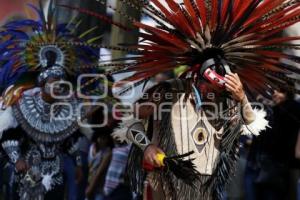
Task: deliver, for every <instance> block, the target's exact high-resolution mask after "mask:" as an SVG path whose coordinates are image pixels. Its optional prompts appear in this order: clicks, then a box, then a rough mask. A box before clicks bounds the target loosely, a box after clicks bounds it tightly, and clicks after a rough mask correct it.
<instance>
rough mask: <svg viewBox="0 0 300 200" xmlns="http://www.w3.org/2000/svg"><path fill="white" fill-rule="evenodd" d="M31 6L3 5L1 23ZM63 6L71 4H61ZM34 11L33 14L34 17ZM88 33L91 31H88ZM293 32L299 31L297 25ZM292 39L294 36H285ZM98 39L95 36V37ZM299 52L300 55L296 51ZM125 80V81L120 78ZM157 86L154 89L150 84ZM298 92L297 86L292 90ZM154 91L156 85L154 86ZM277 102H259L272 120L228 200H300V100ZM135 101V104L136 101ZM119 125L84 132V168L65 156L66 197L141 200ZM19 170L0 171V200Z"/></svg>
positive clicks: (252, 141) (1, 0)
mask: <svg viewBox="0 0 300 200" xmlns="http://www.w3.org/2000/svg"><path fill="white" fill-rule="evenodd" d="M27 2H34V0H31V1H30V0H26V1H25V0H11V1H8V0H0V22H1V23H5V22H6V21H9V20H11V19H12V18H22V17H24V16H25V15H30V12H29V11H28V10H27V9H25V7H26V6H25V4H26V3H27ZM60 2H61V4H64V3H66V4H67V3H70V1H68V0H61V1H60ZM107 4H109V5H113V6H119V5H118V1H108V2H107ZM72 5H73V6H75V5H77V6H80V7H85V8H89V9H92V10H96V11H97V12H99V13H105V12H106V13H107V14H108V15H110V16H111V17H113V18H115V19H116V20H117V21H120V20H121V21H122V20H126V19H122V18H121V17H120V16H118V14H115V15H113V12H111V11H110V10H109V9H106V7H105V6H104V5H102V6H101V5H100V4H99V3H97V2H96V1H85V0H73V1H72ZM122 9H124V12H126V13H128V14H129V15H131V16H132V17H135V18H141V19H142V20H147V19H144V18H143V17H142V16H140V13H136V11H133V10H130V9H129V8H122ZM28 12H29V13H28ZM62 13H63V14H62V15H60V16H59V18H61V21H68V20H69V19H70V18H72V16H73V15H75V14H76V13H74V12H71V11H64V12H62ZM1 23H0V24H1ZM80 26H87V27H94V26H97V27H98V32H96V33H95V34H99V35H101V39H100V40H101V42H102V43H104V44H119V43H122V42H123V41H125V40H126V41H127V42H128V43H133V42H137V40H138V38H137V36H136V35H134V34H132V35H127V34H125V33H122V32H120V30H118V29H111V27H110V26H107V25H103V24H101V23H100V22H99V20H96V19H95V20H93V19H90V18H89V19H88V20H87V19H85V17H83V23H81V25H80ZM84 30H86V29H84ZM290 31H291V32H294V31H299V27H298V26H295V28H292V29H291V30H290ZM284 34H289V33H284ZM91 37H93V36H91ZM99 53H100V54H101V59H109V58H111V57H114V56H119V55H116V54H118V53H119V52H109V51H107V50H106V49H102V50H101V51H100V52H99ZM293 53H295V54H296V53H299V52H293ZM178 73H180V68H179V70H178V71H176V72H174V74H160V75H158V76H157V77H156V78H155V80H153V81H152V82H153V83H152V84H154V83H158V82H161V81H164V80H166V79H168V77H170V76H171V77H173V76H176V75H177V74H178ZM114 78H115V79H119V78H120V77H114ZM150 85H151V84H150ZM291 86H292V87H297V86H296V85H291ZM149 87H150V86H149ZM270 95H271V96H272V100H269V99H265V98H264V97H262V96H258V97H253V98H255V99H256V100H257V101H258V102H260V103H262V104H263V105H264V106H265V109H266V110H267V113H268V120H269V121H270V128H268V129H267V130H266V131H265V132H264V133H261V134H260V136H257V137H256V136H243V137H242V138H241V143H240V145H241V147H242V148H241V151H240V158H239V160H238V166H237V169H236V171H235V176H234V177H233V179H232V181H231V183H230V184H229V185H228V187H227V190H226V193H225V194H224V199H228V200H230V199H232V200H239V199H241V200H242V199H245V200H257V199H264V200H268V199H270V200H271V199H272V200H274V199H278V200H284V199H288V200H294V199H297V200H300V137H299V133H300V131H299V127H300V103H299V97H298V98H297V96H295V95H294V94H292V93H288V92H286V91H283V90H278V91H273V93H272V94H270ZM130 101H131V102H132V101H134V99H130ZM102 115H103V114H102V111H101V110H100V111H99V112H97V113H95V114H94V116H91V120H92V121H93V122H94V123H97V122H99V121H101V120H102V119H101V116H102ZM117 123H118V122H117V121H115V120H114V119H112V118H111V119H109V123H108V124H107V126H105V127H103V128H93V129H90V130H83V131H82V135H83V137H82V139H81V141H80V149H81V155H82V160H83V162H82V166H80V167H79V168H78V167H75V163H74V161H73V160H72V158H71V157H69V156H68V155H67V154H65V155H64V169H65V170H64V171H65V174H64V177H65V197H66V199H68V200H85V199H89V200H102V199H111V200H113V199H120V200H121V199H122V200H127V199H128V200H130V199H136V198H140V197H138V196H137V195H135V194H133V193H132V192H131V191H130V189H129V187H128V185H127V184H126V176H125V174H126V162H127V159H128V154H129V152H130V145H127V144H120V143H116V142H114V141H113V140H112V138H111V136H110V134H111V133H112V131H113V129H114V128H115V127H116V126H117ZM13 176H14V168H13V166H12V165H10V164H5V165H2V166H1V169H0V199H5V200H12V199H14V198H15V195H16V192H15V185H14V184H13V182H12V180H13Z"/></svg>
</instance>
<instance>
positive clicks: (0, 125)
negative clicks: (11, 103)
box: [0, 102, 18, 139]
mask: <svg viewBox="0 0 300 200" xmlns="http://www.w3.org/2000/svg"><path fill="white" fill-rule="evenodd" d="M1 106H2V102H0V107H1ZM17 126H18V122H17V120H16V118H15V117H14V114H13V110H12V108H11V107H8V108H6V109H5V110H1V109H0V139H1V138H2V134H3V132H4V131H6V130H8V129H10V128H16V127H17Z"/></svg>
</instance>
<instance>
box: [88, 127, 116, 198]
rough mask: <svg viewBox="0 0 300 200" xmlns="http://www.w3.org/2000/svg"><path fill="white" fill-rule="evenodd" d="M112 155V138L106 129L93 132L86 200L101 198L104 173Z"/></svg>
mask: <svg viewBox="0 0 300 200" xmlns="http://www.w3.org/2000/svg"><path fill="white" fill-rule="evenodd" d="M111 156H112V139H111V137H110V135H109V133H107V132H106V131H101V132H95V133H94V135H93V138H92V145H91V147H90V151H89V159H88V160H89V184H88V186H87V189H86V197H87V199H88V200H102V199H103V198H104V194H103V186H104V181H105V175H106V172H107V169H108V166H109V163H110V160H111Z"/></svg>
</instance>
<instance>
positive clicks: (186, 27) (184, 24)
mask: <svg viewBox="0 0 300 200" xmlns="http://www.w3.org/2000/svg"><path fill="white" fill-rule="evenodd" d="M166 2H167V4H168V6H169V7H170V9H171V10H172V11H173V13H174V14H173V16H174V17H175V16H176V21H177V24H178V25H177V28H178V29H181V30H182V31H183V32H185V33H186V35H187V36H189V37H192V38H196V33H195V31H194V30H193V29H192V28H191V26H190V24H189V22H188V20H187V19H186V17H185V15H184V14H183V12H182V10H181V8H180V6H179V5H178V3H175V2H174V1H173V0H166Z"/></svg>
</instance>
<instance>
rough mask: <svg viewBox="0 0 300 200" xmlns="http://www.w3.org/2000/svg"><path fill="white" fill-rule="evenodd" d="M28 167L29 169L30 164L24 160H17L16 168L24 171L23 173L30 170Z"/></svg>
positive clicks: (18, 170)
mask: <svg viewBox="0 0 300 200" xmlns="http://www.w3.org/2000/svg"><path fill="white" fill-rule="evenodd" d="M28 169H29V167H28V164H27V163H26V162H25V161H24V160H22V159H19V160H18V161H17V162H16V170H17V172H23V173H25V172H27V171H28Z"/></svg>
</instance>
